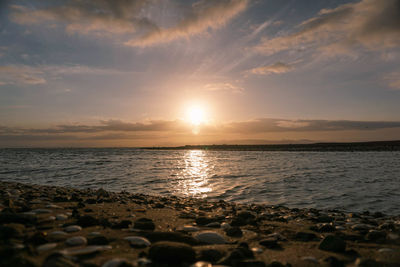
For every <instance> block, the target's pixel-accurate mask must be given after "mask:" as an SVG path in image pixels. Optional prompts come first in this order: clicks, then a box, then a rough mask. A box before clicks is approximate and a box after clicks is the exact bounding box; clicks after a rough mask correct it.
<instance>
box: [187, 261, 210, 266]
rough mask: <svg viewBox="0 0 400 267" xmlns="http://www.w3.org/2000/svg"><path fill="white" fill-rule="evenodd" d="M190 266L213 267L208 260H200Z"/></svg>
mask: <svg viewBox="0 0 400 267" xmlns="http://www.w3.org/2000/svg"><path fill="white" fill-rule="evenodd" d="M190 267H212V264H211V263H209V262H208V261H198V262H196V263H194V264H192V265H190Z"/></svg>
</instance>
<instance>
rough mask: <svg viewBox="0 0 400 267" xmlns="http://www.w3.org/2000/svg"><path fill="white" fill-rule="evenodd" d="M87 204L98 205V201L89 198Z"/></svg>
mask: <svg viewBox="0 0 400 267" xmlns="http://www.w3.org/2000/svg"><path fill="white" fill-rule="evenodd" d="M85 202H86V203H87V204H96V203H97V200H96V199H94V198H88V199H86V201H85Z"/></svg>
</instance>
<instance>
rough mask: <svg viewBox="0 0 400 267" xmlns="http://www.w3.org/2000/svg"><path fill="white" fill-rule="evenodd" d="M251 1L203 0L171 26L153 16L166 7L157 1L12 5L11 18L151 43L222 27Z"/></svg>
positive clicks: (131, 42) (132, 43)
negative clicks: (58, 24) (156, 20)
mask: <svg viewBox="0 0 400 267" xmlns="http://www.w3.org/2000/svg"><path fill="white" fill-rule="evenodd" d="M247 3H248V0H219V1H214V0H199V1H197V2H195V3H194V4H192V5H191V6H190V7H189V8H186V9H185V8H183V10H187V9H188V11H187V12H184V14H183V16H182V14H179V15H181V16H179V17H181V19H180V20H179V21H178V22H177V23H176V24H175V25H174V26H171V27H167V28H162V27H160V26H158V25H157V24H156V23H155V22H154V21H153V20H152V19H151V17H152V14H151V10H160V9H162V7H163V5H161V3H160V2H159V1H155V0H131V1H127V0H89V1H80V0H70V1H67V2H64V5H57V4H55V5H54V4H53V5H52V6H50V7H45V8H36V9H35V8H27V7H25V6H22V5H11V6H10V7H11V9H12V10H13V12H12V14H11V16H10V17H11V20H12V21H13V22H15V23H18V24H22V25H32V24H41V23H44V22H56V23H61V24H64V25H65V29H66V31H67V32H69V33H79V34H93V33H95V34H101V35H105V34H120V35H124V37H126V36H129V40H128V41H126V42H125V45H127V46H148V45H153V44H157V43H163V42H169V41H172V40H175V39H179V38H189V37H191V36H193V35H197V34H200V33H203V32H205V31H207V30H208V29H217V28H220V27H222V26H223V25H225V24H226V23H227V22H228V21H229V20H231V19H232V18H233V17H234V16H236V15H237V14H239V13H240V12H242V11H243V10H245V9H246V6H247ZM186 5H187V4H186ZM153 17H154V15H153ZM127 34H128V35H127Z"/></svg>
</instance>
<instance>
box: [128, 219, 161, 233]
mask: <svg viewBox="0 0 400 267" xmlns="http://www.w3.org/2000/svg"><path fill="white" fill-rule="evenodd" d="M133 228H135V229H140V230H150V231H153V230H154V229H155V228H156V226H155V224H154V222H153V220H151V219H148V218H140V219H138V220H136V221H135V223H134V224H133Z"/></svg>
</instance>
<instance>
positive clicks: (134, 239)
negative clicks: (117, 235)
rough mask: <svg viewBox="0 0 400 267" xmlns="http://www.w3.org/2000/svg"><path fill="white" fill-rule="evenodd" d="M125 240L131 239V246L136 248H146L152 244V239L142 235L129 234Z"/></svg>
mask: <svg viewBox="0 0 400 267" xmlns="http://www.w3.org/2000/svg"><path fill="white" fill-rule="evenodd" d="M124 240H127V241H129V243H130V244H131V246H132V247H135V248H145V247H149V246H150V245H151V243H150V241H149V240H148V239H147V238H144V237H141V236H127V237H124Z"/></svg>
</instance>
